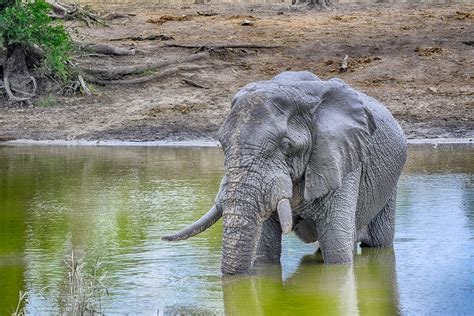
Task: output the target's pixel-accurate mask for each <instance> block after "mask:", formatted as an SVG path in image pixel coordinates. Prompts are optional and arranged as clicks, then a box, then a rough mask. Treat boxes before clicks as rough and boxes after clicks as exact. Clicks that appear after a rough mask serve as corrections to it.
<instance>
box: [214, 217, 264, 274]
mask: <svg viewBox="0 0 474 316" xmlns="http://www.w3.org/2000/svg"><path fill="white" fill-rule="evenodd" d="M247 212H248V210H247ZM247 212H245V213H247ZM242 213H243V212H242V211H240V210H238V208H237V209H234V210H230V212H229V211H228V210H226V211H225V212H224V223H223V239H222V266H221V269H222V273H224V274H242V273H247V272H249V270H250V269H251V268H252V266H253V263H254V261H255V258H256V252H257V246H258V243H259V240H260V235H261V229H262V224H261V223H260V222H259V220H258V219H257V218H256V217H255V216H248V217H247V216H245V217H244V216H242ZM247 214H249V213H247ZM250 214H252V213H250ZM254 214H255V213H254Z"/></svg>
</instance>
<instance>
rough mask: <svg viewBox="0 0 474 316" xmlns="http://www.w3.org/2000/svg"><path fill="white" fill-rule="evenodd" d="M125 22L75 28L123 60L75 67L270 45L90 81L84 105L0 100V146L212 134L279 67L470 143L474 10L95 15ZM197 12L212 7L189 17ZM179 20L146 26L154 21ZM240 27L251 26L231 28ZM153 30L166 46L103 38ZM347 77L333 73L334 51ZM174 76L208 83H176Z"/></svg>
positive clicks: (185, 10)
mask: <svg viewBox="0 0 474 316" xmlns="http://www.w3.org/2000/svg"><path fill="white" fill-rule="evenodd" d="M107 11H108V12H123V13H133V14H134V16H130V17H128V18H123V19H116V20H113V21H111V22H109V24H110V27H101V26H94V27H92V28H87V27H84V26H82V25H81V24H79V23H77V22H73V23H71V24H69V27H70V28H74V29H77V30H78V31H79V34H80V37H81V39H82V40H84V41H86V42H97V43H105V44H112V45H116V46H121V47H127V46H130V45H134V46H135V47H137V48H139V49H140V51H139V52H138V53H137V54H136V55H134V56H120V57H103V58H96V57H88V58H81V59H79V60H77V62H79V63H81V64H83V65H86V64H93V65H102V66H104V67H112V66H114V65H129V64H140V63H143V62H146V61H154V60H163V59H172V58H176V57H178V56H188V55H191V54H193V53H194V51H193V50H192V49H187V48H179V47H164V45H165V44H171V43H175V44H187V45H196V46H201V45H206V44H240V43H245V44H249V43H253V44H265V45H280V46H281V47H280V48H272V49H227V50H219V51H211V52H210V58H209V59H207V60H203V61H199V62H197V64H200V65H207V66H208V67H207V68H206V69H203V70H199V71H194V72H189V73H183V74H180V75H175V76H172V77H168V78H166V79H162V80H158V81H153V82H149V83H145V84H136V85H130V86H105V87H104V86H99V85H94V95H93V96H92V97H86V96H81V97H68V98H66V97H49V98H48V97H47V96H44V97H43V100H40V101H39V102H37V104H38V105H37V106H36V107H33V108H27V107H18V106H13V105H10V104H8V103H7V102H6V99H0V102H2V103H1V104H2V105H1V106H0V138H27V139H40V140H41V139H88V140H95V139H97V140H107V139H119V140H132V141H134V140H136V141H144V140H160V139H174V140H180V139H193V138H212V137H214V135H215V133H216V131H217V129H218V128H219V126H220V125H221V123H222V121H223V120H224V118H225V115H226V113H227V112H228V110H229V107H230V100H231V99H232V96H233V95H234V94H235V93H236V91H238V89H239V88H240V87H242V86H243V85H245V84H246V83H249V82H252V81H257V80H263V79H269V78H271V77H272V76H273V75H275V74H277V73H279V72H281V71H284V70H309V71H312V72H314V73H315V74H317V75H318V76H319V77H321V78H322V79H329V78H332V77H339V78H342V79H343V80H345V81H346V82H348V83H349V84H350V85H352V86H354V87H355V88H357V89H360V90H362V91H364V92H365V93H367V94H369V95H371V96H374V97H375V98H377V99H379V100H381V101H383V102H384V104H385V105H386V106H387V107H388V108H389V109H390V110H391V111H392V113H393V114H394V116H395V117H396V118H397V119H398V120H399V122H400V123H401V125H402V127H403V128H404V130H405V132H406V133H407V135H408V137H409V138H425V137H428V138H433V137H472V136H473V134H474V133H473V127H474V126H473V124H474V123H473V122H474V117H473V116H474V101H473V95H474V85H473V78H474V67H473V66H474V65H473V56H474V55H473V45H474V43H473V38H472V35H473V34H474V26H473V21H474V20H473V19H474V6H472V5H449V6H393V5H390V6H388V5H370V6H368V7H363V6H358V7H357V6H354V5H351V6H343V5H340V6H339V8H336V9H331V10H325V11H317V10H307V9H305V8H299V9H295V8H290V7H289V6H286V5H230V4H226V5H191V6H183V7H181V8H171V7H165V8H163V7H158V6H140V7H133V6H128V7H124V6H122V7H111V6H108V7H107ZM198 11H213V12H215V13H217V15H215V16H201V15H198V14H197V12H198ZM164 15H170V16H182V15H186V17H185V18H183V19H179V20H180V21H167V22H165V23H162V24H157V23H149V22H147V21H150V20H154V21H156V20H159V19H160V17H161V16H164ZM242 20H249V21H251V22H252V23H253V25H251V26H242V25H241V21H242ZM160 33H165V34H168V35H172V36H173V37H174V40H172V41H167V42H160V41H132V40H122V41H111V39H116V38H121V37H127V36H137V35H142V36H147V35H153V34H160ZM346 54H347V55H348V56H349V71H347V72H339V67H340V63H341V60H342V59H343V57H344V55H346ZM183 75H185V76H193V77H192V78H193V80H195V81H198V82H200V83H201V84H203V85H206V86H208V87H209V89H203V88H198V87H194V86H191V85H189V84H186V83H183V81H182V79H183Z"/></svg>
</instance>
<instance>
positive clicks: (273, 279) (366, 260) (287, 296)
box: [222, 247, 400, 315]
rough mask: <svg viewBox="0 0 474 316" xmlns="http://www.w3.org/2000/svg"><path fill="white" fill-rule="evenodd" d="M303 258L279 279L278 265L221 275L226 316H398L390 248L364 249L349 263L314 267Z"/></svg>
mask: <svg viewBox="0 0 474 316" xmlns="http://www.w3.org/2000/svg"><path fill="white" fill-rule="evenodd" d="M322 260H323V259H322V256H321V254H320V253H316V254H315V255H306V256H304V257H303V258H302V259H301V261H300V264H299V267H298V269H297V271H296V272H295V273H293V275H291V276H290V277H289V278H287V279H286V280H284V281H283V280H282V270H281V266H280V265H268V266H266V267H264V268H262V269H261V271H259V273H257V274H256V275H248V276H240V277H224V279H223V284H222V286H223V292H224V306H225V314H226V315H314V314H315V313H317V314H318V315H321V314H322V315H359V314H360V315H367V314H373V315H397V314H399V313H400V312H399V308H398V288H397V278H396V271H395V255H394V251H393V248H392V247H387V248H363V250H362V254H361V255H358V256H355V257H354V263H353V264H352V265H324V264H314V262H315V261H316V262H322Z"/></svg>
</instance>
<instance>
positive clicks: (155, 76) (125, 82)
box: [85, 65, 208, 86]
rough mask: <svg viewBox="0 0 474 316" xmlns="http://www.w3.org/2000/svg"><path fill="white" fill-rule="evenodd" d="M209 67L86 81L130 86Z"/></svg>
mask: <svg viewBox="0 0 474 316" xmlns="http://www.w3.org/2000/svg"><path fill="white" fill-rule="evenodd" d="M207 67H208V66H196V65H194V66H178V67H173V68H169V69H166V70H163V71H161V72H159V73H156V74H152V75H149V76H143V77H138V78H133V79H122V80H102V79H97V78H95V77H92V76H88V75H85V77H86V80H87V81H89V82H92V83H96V84H100V85H104V86H105V85H130V84H137V83H145V82H149V81H154V80H159V79H163V78H165V77H169V76H172V75H176V74H179V73H180V72H183V71H194V70H200V69H204V68H207Z"/></svg>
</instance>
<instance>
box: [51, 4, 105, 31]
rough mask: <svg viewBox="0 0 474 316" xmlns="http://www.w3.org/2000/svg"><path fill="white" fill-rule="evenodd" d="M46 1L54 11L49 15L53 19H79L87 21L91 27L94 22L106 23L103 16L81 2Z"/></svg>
mask: <svg viewBox="0 0 474 316" xmlns="http://www.w3.org/2000/svg"><path fill="white" fill-rule="evenodd" d="M45 1H46V3H47V4H48V5H49V6H50V7H51V10H52V13H50V14H49V16H50V17H51V18H53V19H62V20H74V19H78V20H82V21H84V22H86V24H87V26H88V27H91V25H92V24H93V23H96V24H103V25H105V23H104V22H103V21H102V20H101V18H100V17H99V16H98V15H97V14H95V13H93V12H92V11H91V10H90V9H89V7H87V6H85V7H84V8H82V7H81V6H80V5H79V4H66V3H60V2H56V1H55V0H45Z"/></svg>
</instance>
